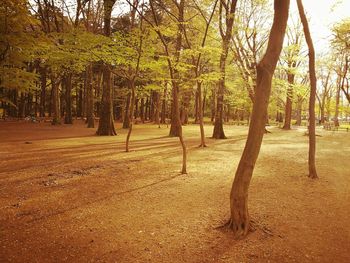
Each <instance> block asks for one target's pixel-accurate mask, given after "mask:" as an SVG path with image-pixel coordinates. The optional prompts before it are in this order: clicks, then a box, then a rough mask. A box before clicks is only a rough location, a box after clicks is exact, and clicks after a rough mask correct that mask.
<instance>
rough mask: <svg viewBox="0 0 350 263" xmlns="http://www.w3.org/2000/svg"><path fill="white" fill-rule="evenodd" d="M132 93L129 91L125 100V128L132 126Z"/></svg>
mask: <svg viewBox="0 0 350 263" xmlns="http://www.w3.org/2000/svg"><path fill="white" fill-rule="evenodd" d="M130 101H131V94H130V93H128V95H127V97H126V100H125V110H124V117H123V129H129V127H130V118H129V112H130V104H131V102H130Z"/></svg>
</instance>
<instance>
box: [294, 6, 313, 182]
mask: <svg viewBox="0 0 350 263" xmlns="http://www.w3.org/2000/svg"><path fill="white" fill-rule="evenodd" d="M297 4H298V10H299V15H300V20H301V23H302V24H303V28H304V35H305V39H306V43H307V46H308V48H309V75H310V98H309V177H310V178H317V172H316V164H315V155H316V123H315V100H316V88H317V87H316V85H317V80H316V70H315V49H314V45H313V43H312V38H311V34H310V30H309V24H308V22H307V18H306V16H305V12H304V7H303V4H302V1H301V0H297Z"/></svg>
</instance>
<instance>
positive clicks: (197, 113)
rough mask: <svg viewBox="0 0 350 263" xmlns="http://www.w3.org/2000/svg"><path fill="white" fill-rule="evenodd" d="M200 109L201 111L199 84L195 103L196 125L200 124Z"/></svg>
mask: <svg viewBox="0 0 350 263" xmlns="http://www.w3.org/2000/svg"><path fill="white" fill-rule="evenodd" d="M199 109H200V104H199V96H198V84H197V91H196V96H195V101H194V123H195V124H197V123H199Z"/></svg>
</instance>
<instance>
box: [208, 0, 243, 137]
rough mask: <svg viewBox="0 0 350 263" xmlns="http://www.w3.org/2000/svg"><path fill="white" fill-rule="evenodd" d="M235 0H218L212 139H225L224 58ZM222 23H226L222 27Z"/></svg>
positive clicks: (227, 46) (225, 58) (229, 35)
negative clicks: (217, 68)
mask: <svg viewBox="0 0 350 263" xmlns="http://www.w3.org/2000/svg"><path fill="white" fill-rule="evenodd" d="M236 6H237V0H228V1H226V0H225V1H220V5H219V29H220V35H221V38H222V42H221V54H220V74H221V76H220V80H219V81H218V92H217V103H216V114H215V123H214V130H213V136H212V137H213V138H214V139H225V138H226V136H225V132H224V126H223V111H224V93H225V74H226V60H227V55H228V51H229V44H230V41H231V37H232V30H233V23H234V19H235V12H236ZM223 24H225V25H226V28H225V29H224V26H223Z"/></svg>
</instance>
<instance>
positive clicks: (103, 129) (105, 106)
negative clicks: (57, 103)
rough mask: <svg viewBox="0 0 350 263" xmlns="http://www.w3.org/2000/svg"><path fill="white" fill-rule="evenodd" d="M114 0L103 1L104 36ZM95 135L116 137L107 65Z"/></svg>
mask: <svg viewBox="0 0 350 263" xmlns="http://www.w3.org/2000/svg"><path fill="white" fill-rule="evenodd" d="M115 1H116V0H104V2H103V4H104V35H105V36H107V37H110V36H111V13H112V8H113V5H114V3H115ZM96 134H97V135H116V134H117V132H116V130H115V128H114V118H113V102H112V73H111V70H110V66H109V65H108V64H105V65H103V90H102V101H101V112H100V121H99V123H98V129H97V132H96Z"/></svg>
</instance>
